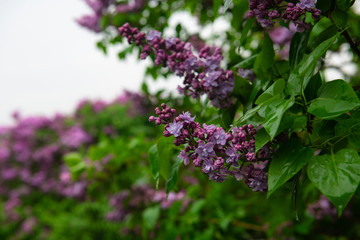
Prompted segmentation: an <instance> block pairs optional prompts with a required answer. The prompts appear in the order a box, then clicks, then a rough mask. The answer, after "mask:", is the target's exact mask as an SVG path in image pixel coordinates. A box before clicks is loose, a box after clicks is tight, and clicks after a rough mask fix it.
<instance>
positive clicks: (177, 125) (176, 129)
mask: <svg viewBox="0 0 360 240" xmlns="http://www.w3.org/2000/svg"><path fill="white" fill-rule="evenodd" d="M182 127H183V123H182V122H177V121H175V120H174V122H172V123H170V124H169V127H168V128H166V130H167V131H169V133H171V134H172V135H174V137H178V136H179V135H180V134H181V132H180V130H181V129H182Z"/></svg>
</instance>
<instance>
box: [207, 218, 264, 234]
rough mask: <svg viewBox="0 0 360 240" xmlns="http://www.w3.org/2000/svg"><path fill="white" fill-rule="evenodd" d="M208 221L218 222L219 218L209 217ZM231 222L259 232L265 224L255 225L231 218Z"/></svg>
mask: <svg viewBox="0 0 360 240" xmlns="http://www.w3.org/2000/svg"><path fill="white" fill-rule="evenodd" d="M210 221H211V222H213V223H215V224H218V223H219V219H216V218H212V219H210ZM231 224H233V225H234V226H236V227H241V228H245V229H250V230H255V231H260V232H265V231H266V227H265V226H259V225H255V224H251V223H247V222H240V221H237V220H233V221H231Z"/></svg>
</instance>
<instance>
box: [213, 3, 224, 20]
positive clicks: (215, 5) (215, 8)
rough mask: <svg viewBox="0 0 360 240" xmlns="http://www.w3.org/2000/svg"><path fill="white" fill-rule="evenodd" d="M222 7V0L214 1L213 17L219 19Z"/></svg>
mask: <svg viewBox="0 0 360 240" xmlns="http://www.w3.org/2000/svg"><path fill="white" fill-rule="evenodd" d="M221 5H222V0H213V17H214V18H217V16H218V15H219V9H220V7H221Z"/></svg>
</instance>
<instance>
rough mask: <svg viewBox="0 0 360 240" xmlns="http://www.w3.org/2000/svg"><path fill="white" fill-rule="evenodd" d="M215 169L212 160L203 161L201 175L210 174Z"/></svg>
mask: <svg viewBox="0 0 360 240" xmlns="http://www.w3.org/2000/svg"><path fill="white" fill-rule="evenodd" d="M215 169H216V167H215V166H214V161H213V160H212V159H206V160H204V164H203V168H202V171H203V173H206V174H208V173H210V172H213V171H214V170H215Z"/></svg>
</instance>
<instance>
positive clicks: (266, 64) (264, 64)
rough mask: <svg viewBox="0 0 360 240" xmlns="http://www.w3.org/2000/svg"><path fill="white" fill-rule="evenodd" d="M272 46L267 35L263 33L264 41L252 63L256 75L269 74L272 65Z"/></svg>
mask: <svg viewBox="0 0 360 240" xmlns="http://www.w3.org/2000/svg"><path fill="white" fill-rule="evenodd" d="M274 56H275V53H274V46H273V42H272V40H271V38H270V37H269V35H268V34H266V33H264V41H263V45H262V48H261V52H260V53H259V54H258V56H257V57H256V60H255V63H254V72H255V73H256V74H258V75H266V74H269V72H270V71H271V69H272V68H273V63H274Z"/></svg>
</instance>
